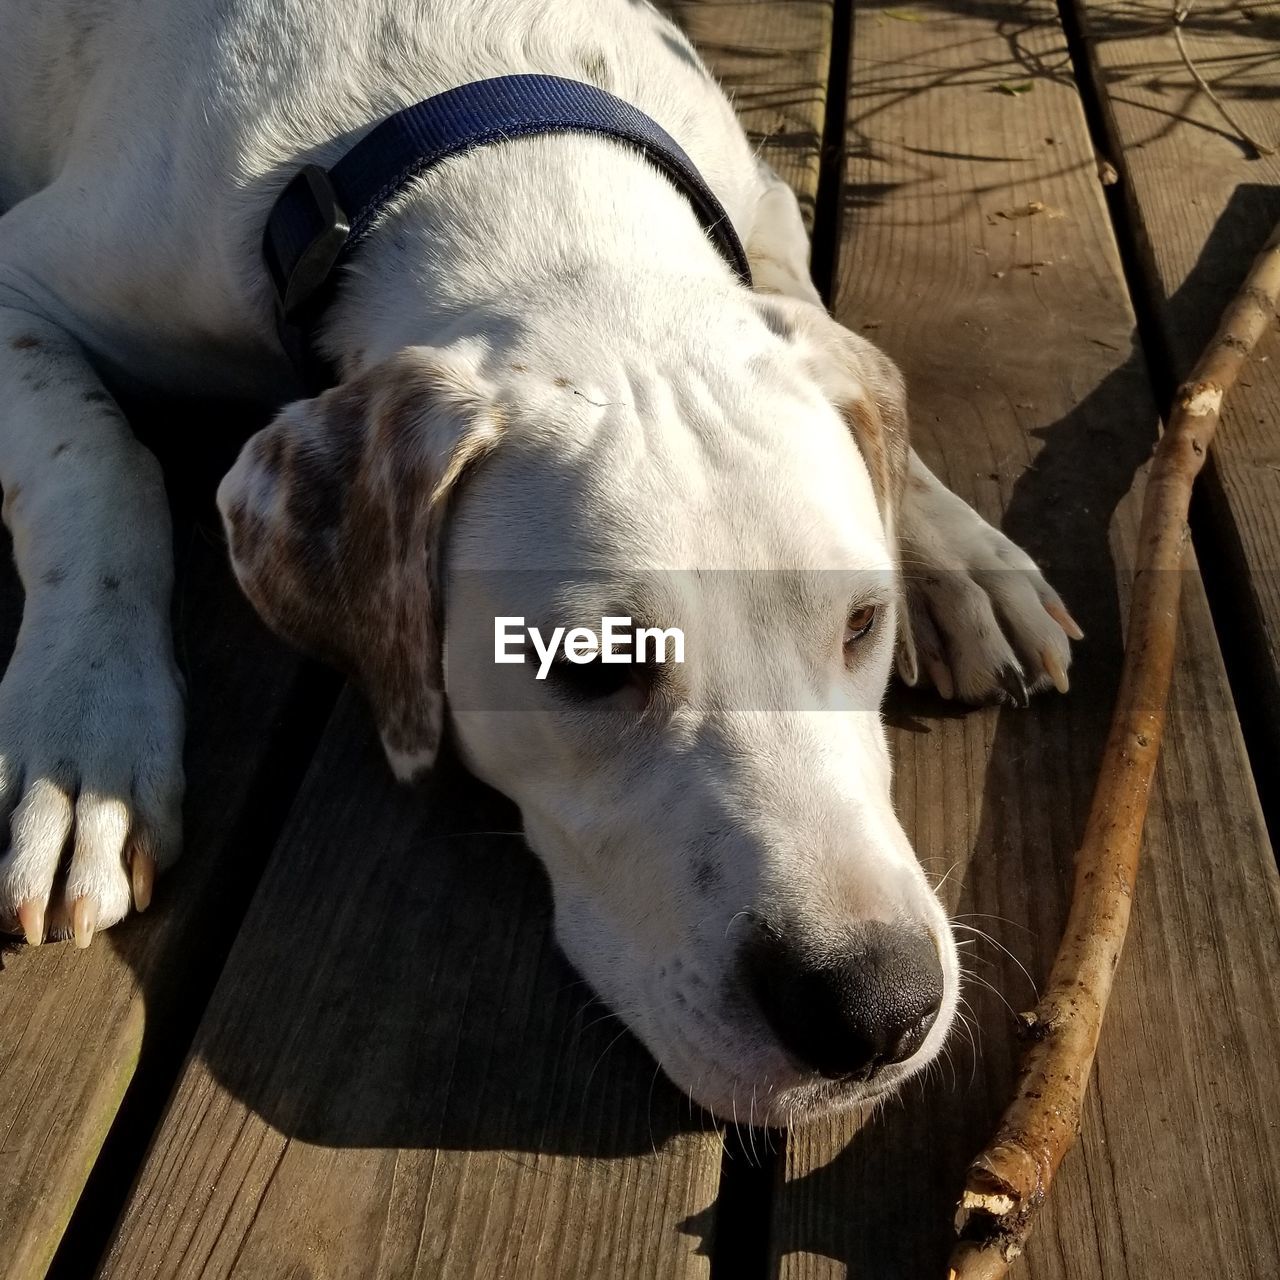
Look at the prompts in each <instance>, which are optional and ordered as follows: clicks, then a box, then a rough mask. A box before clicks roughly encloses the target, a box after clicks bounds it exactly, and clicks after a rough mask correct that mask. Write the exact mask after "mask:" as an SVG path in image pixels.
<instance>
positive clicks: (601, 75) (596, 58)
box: [578, 49, 611, 89]
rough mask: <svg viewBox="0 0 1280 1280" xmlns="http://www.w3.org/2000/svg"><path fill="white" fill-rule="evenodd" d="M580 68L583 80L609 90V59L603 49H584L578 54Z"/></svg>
mask: <svg viewBox="0 0 1280 1280" xmlns="http://www.w3.org/2000/svg"><path fill="white" fill-rule="evenodd" d="M578 67H579V68H580V69H581V71H582V78H583V79H584V80H587V81H589V82H590V83H591V84H594V85H598V86H599V87H600V88H601V89H607V88H608V87H609V85H610V83H611V78H610V75H609V59H608V58H607V57H606V56H605V52H604V50H603V49H583V50H581V52H579V54H578Z"/></svg>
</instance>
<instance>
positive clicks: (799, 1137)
mask: <svg viewBox="0 0 1280 1280" xmlns="http://www.w3.org/2000/svg"><path fill="white" fill-rule="evenodd" d="M1001 85H1004V86H1005V87H1006V89H1001V87H1000V86H1001ZM1022 85H1027V86H1028V88H1027V89H1026V90H1025V91H1023V90H1020V89H1019V88H1018V87H1019V86H1022ZM1007 89H1015V92H1012V93H1011V92H1007V91H1006V90H1007ZM849 120H850V131H851V136H850V139H849V144H848V167H847V176H848V192H847V204H846V210H845V228H844V235H843V240H842V252H841V254H840V258H839V281H838V297H837V310H838V313H839V314H840V315H841V316H842V318H843V319H845V321H846V322H847V323H850V324H851V325H853V326H854V327H862V328H864V329H865V330H866V331H868V332H869V333H870V334H871V335H872V336H874V337H875V338H876V339H877V340H879V341H880V342H881V343H882V345H883V346H884V347H885V348H886V349H887V350H888V351H889V352H890V353H891V354H892V355H894V356H895V357H896V358H897V359H898V360H900V361H901V363H902V364H903V366H904V369H905V371H906V374H907V379H908V386H909V388H910V390H911V394H912V400H913V405H914V411H913V422H914V429H915V433H916V439H917V441H918V443H919V446H920V448H921V450H922V452H923V453H924V454H925V456H926V458H927V459H928V460H929V461H930V463H931V465H934V466H936V467H937V469H938V470H939V472H940V474H942V475H943V476H944V477H945V478H946V479H947V480H948V482H949V483H950V484H951V485H952V486H953V487H954V488H955V489H956V490H957V491H958V492H959V493H961V494H962V495H964V496H965V497H966V498H968V499H970V500H971V501H973V502H975V503H976V505H977V506H978V508H979V509H980V510H982V511H983V512H985V513H987V514H988V515H989V516H990V517H991V518H993V519H998V520H999V521H1000V522H1001V523H1002V525H1003V527H1004V528H1005V529H1006V530H1007V531H1009V532H1010V533H1011V534H1012V535H1013V536H1015V537H1017V538H1018V539H1019V540H1020V541H1022V542H1023V543H1024V544H1025V545H1027V546H1028V547H1029V549H1030V550H1031V551H1032V552H1033V554H1035V555H1036V556H1037V557H1038V558H1039V559H1040V560H1041V562H1042V563H1044V564H1045V565H1046V566H1047V567H1048V570H1049V572H1050V575H1051V577H1052V578H1053V579H1054V580H1055V581H1056V582H1058V584H1059V585H1060V586H1061V587H1062V589H1063V591H1064V592H1065V594H1066V596H1067V598H1068V600H1069V601H1070V602H1071V605H1072V608H1073V610H1074V611H1075V612H1076V613H1077V615H1078V616H1079V617H1080V619H1081V621H1082V623H1083V625H1084V628H1085V631H1086V633H1087V636H1088V639H1087V640H1086V641H1085V642H1084V643H1083V644H1082V645H1080V646H1078V658H1077V665H1076V667H1075V669H1074V670H1073V673H1072V686H1073V687H1072V691H1071V693H1070V695H1069V696H1067V697H1065V698H1058V697H1045V698H1041V699H1040V700H1039V701H1038V702H1037V703H1036V704H1035V706H1034V708H1033V709H1032V710H1030V711H1027V712H1019V711H1014V710H991V711H984V712H978V713H971V714H968V715H964V716H956V715H952V714H949V713H948V714H943V708H942V707H941V706H939V705H938V704H936V703H932V702H930V701H929V700H927V699H925V698H922V697H919V698H900V699H897V700H895V702H894V703H893V704H892V706H891V715H892V717H893V719H894V721H895V723H896V724H897V727H898V728H897V735H896V754H897V760H898V798H899V804H900V807H901V810H902V812H903V815H904V820H905V822H906V825H907V827H908V829H909V830H910V831H911V832H912V834H913V836H914V839H915V841H916V844H917V848H918V850H919V852H920V855H921V857H922V858H924V859H926V860H927V861H926V865H927V866H928V867H930V868H931V869H933V870H935V871H936V872H937V874H938V875H939V876H942V874H943V873H944V872H946V871H948V870H949V869H950V870H951V874H950V877H949V879H948V881H947V886H946V890H945V892H946V893H947V894H948V895H949V897H948V901H949V902H950V903H953V904H955V905H954V907H953V910H955V911H956V912H957V913H958V914H959V916H960V923H961V924H963V925H976V926H981V927H983V928H985V929H986V930H988V931H989V932H991V933H993V934H994V935H995V936H996V937H998V938H999V939H1000V940H1001V942H1002V943H1003V944H1004V945H1006V946H1008V947H1009V948H1010V949H1011V950H1012V951H1013V952H1015V953H1016V954H1017V956H1018V957H1019V958H1020V959H1021V960H1022V961H1024V962H1025V963H1026V964H1027V966H1028V967H1029V969H1030V970H1031V972H1032V974H1033V975H1035V976H1037V977H1042V976H1043V975H1044V974H1045V973H1046V972H1047V967H1048V962H1049V959H1050V957H1051V954H1052V951H1053V948H1054V946H1055V944H1056V940H1057V937H1058V934H1059V931H1060V929H1061V924H1062V920H1063V918H1064V915H1065V904H1066V899H1067V894H1068V891H1069V883H1070V874H1071V868H1072V862H1073V856H1074V852H1075V849H1076V847H1077V842H1078V840H1079V837H1080V834H1081V831H1082V828H1083V823H1084V818H1085V814H1086V811H1087V806H1088V801H1089V796H1090V793H1091V790H1092V784H1093V777H1094V773H1095V770H1096V767H1097V760H1098V755H1099V751H1100V749H1101V745H1102V740H1103V737H1104V735H1105V730H1106V724H1107V719H1108V713H1109V708H1110V704H1111V699H1112V696H1113V694H1114V689H1115V683H1116V677H1117V673H1118V662H1119V637H1120V626H1121V617H1122V609H1123V601H1124V594H1125V589H1126V588H1125V583H1126V577H1127V574H1128V571H1129V566H1130V565H1131V564H1132V544H1133V533H1134V528H1135V524H1136V514H1137V509H1136V501H1137V495H1138V492H1139V490H1140V485H1141V467H1142V465H1143V463H1144V462H1145V460H1146V458H1147V456H1148V454H1149V450H1150V447H1151V444H1152V443H1153V441H1154V437H1155V430H1156V409H1155V404H1154V399H1153V395H1152V392H1151V390H1150V388H1149V386H1148V384H1147V381H1146V377H1145V372H1144V365H1143V360H1142V357H1141V353H1140V352H1139V351H1137V350H1136V349H1135V346H1134V342H1135V339H1134V333H1133V330H1134V321H1133V316H1132V313H1131V310H1130V306H1129V303H1128V300H1127V298H1126V295H1125V290H1124V285H1123V282H1122V277H1121V272H1120V266H1119V262H1118V258H1117V254H1116V249H1115V246H1114V244H1113V242H1112V238H1111V233H1110V229H1109V224H1108V219H1107V214H1106V210H1105V204H1104V199H1103V196H1102V193H1101V190H1100V188H1099V186H1098V183H1097V179H1096V176H1095V165H1094V157H1093V153H1092V149H1091V147H1090V144H1089V141H1088V137H1087V134H1086V130H1085V126H1084V121H1083V119H1082V116H1081V110H1080V106H1079V102H1078V99H1077V97H1076V93H1075V89H1074V87H1073V85H1072V82H1071V69H1070V64H1069V61H1068V59H1067V54H1066V49H1065V44H1064V40H1063V36H1062V32H1061V30H1060V28H1059V25H1058V19H1057V14H1056V11H1055V7H1054V6H1053V5H1052V4H1051V3H1046V2H1045V0H1031V3H1027V4H1021V5H1018V6H1016V7H1015V6H1010V7H1007V8H1002V7H994V8H993V7H989V6H988V7H981V6H980V7H977V8H974V7H971V6H958V5H951V4H924V5H919V4H917V5H913V6H911V7H910V8H909V9H906V10H903V9H893V10H890V9H886V8H881V7H879V6H876V5H870V4H864V5H860V6H859V8H858V10H857V14H856V19H855V38H854V46H853V57H852V97H851V104H850V114H849ZM1033 201H1038V202H1042V203H1043V204H1044V205H1045V206H1046V208H1045V209H1044V210H1043V211H1041V212H1038V213H1032V214H1030V215H1029V216H1023V217H1018V216H1011V215H1016V214H1017V213H1018V212H1019V211H1020V210H1022V211H1025V209H1026V207H1027V206H1028V204H1029V203H1031V202H1033ZM953 864H954V867H953ZM1138 896H1139V902H1138V904H1137V908H1136V913H1135V922H1134V927H1133V930H1132V933H1131V936H1130V942H1129V947H1128V950H1127V952H1126V956H1125V960H1124V963H1123V966H1122V972H1121V974H1120V976H1119V982H1118V987H1117V991H1116V994H1115V998H1114V999H1113V1002H1112V1008H1111V1013H1110V1016H1109V1019H1108V1022H1107V1026H1106V1029H1105V1031H1104V1035H1103V1043H1102V1048H1101V1052H1100V1055H1099V1059H1098V1067H1097V1071H1096V1074H1095V1078H1094V1083H1093V1087H1092V1090H1091V1094H1090V1099H1089V1105H1088V1112H1087V1115H1086V1119H1085V1128H1084V1135H1083V1138H1082V1140H1081V1144H1080V1147H1079V1148H1078V1149H1077V1150H1076V1151H1075V1152H1073V1153H1072V1154H1071V1155H1070V1156H1069V1157H1068V1159H1067V1161H1066V1163H1065V1165H1064V1168H1063V1172H1062V1174H1061V1176H1060V1178H1059V1182H1058V1185H1057V1186H1056V1187H1055V1190H1054V1193H1053V1197H1052V1199H1051V1202H1050V1204H1049V1205H1048V1207H1047V1208H1046V1210H1045V1211H1044V1214H1043V1218H1042V1221H1041V1224H1040V1225H1039V1227H1038V1228H1037V1231H1036V1234H1035V1235H1034V1236H1033V1238H1032V1244H1031V1248H1030V1251H1029V1258H1028V1265H1026V1266H1025V1267H1023V1268H1022V1270H1021V1274H1024V1275H1026V1274H1033V1275H1035V1276H1036V1277H1037V1280H1051V1278H1053V1277H1068V1276H1070V1277H1081V1276H1098V1275H1104V1276H1106V1277H1108V1280H1120V1278H1123V1277H1132V1278H1133V1280H1138V1278H1139V1277H1142V1278H1144V1280H1145V1278H1147V1277H1151V1276H1162V1275H1174V1274H1177V1275H1205V1276H1208V1275H1250V1276H1263V1275H1269V1274H1274V1273H1275V1271H1276V1268H1277V1266H1280V1215H1278V1214H1277V1208H1278V1202H1280V1186H1278V1184H1280V1178H1278V1177H1277V1174H1276V1172H1275V1171H1276V1169H1277V1167H1280V1165H1278V1161H1277V1157H1278V1156H1280V1150H1278V1148H1280V1135H1278V1134H1277V1132H1276V1126H1275V1123H1274V1115H1275V1112H1276V1107H1277V1103H1278V1102H1280V1067H1278V1066H1277V1063H1278V1062H1280V1043H1278V1040H1280V1036H1278V1033H1277V1014H1278V1013H1280V996H1278V995H1277V991H1276V986H1275V982H1274V974H1275V973H1276V972H1277V971H1280V968H1278V966H1280V945H1278V943H1277V923H1278V922H1280V907H1278V901H1280V899H1278V897H1277V881H1276V875H1275V870H1274V865H1273V862H1272V854H1271V850H1270V848H1269V847H1268V845H1267V841H1266V837H1265V833H1264V830H1263V826H1262V823H1261V819H1260V816H1259V811H1258V804H1257V797H1256V794H1255V792H1254V789H1253V784H1252V781H1251V777H1250V772H1249V768H1248V762H1247V760H1246V759H1245V756H1244V752H1243V748H1242V744H1241V740H1240V736H1239V732H1238V728H1237V725H1236V721H1235V716H1234V712H1233V708H1232V703H1231V698H1230V695H1229V692H1228V690H1227V687H1226V682H1225V678H1224V674H1223V669H1222V663H1221V658H1220V655H1219V653H1218V650H1217V646H1216V640H1215V637H1214V635H1213V631H1212V624H1211V621H1210V618H1209V615H1208V611H1207V607H1206V604H1205V600H1204V595H1203V590H1202V586H1201V583H1200V580H1199V577H1198V575H1197V573H1196V572H1195V570H1194V568H1191V569H1189V570H1188V580H1187V582H1186V589H1185V595H1184V607H1183V613H1182V640H1181V652H1180V657H1179V666H1178V672H1177V678H1176V688H1175V694H1174V700H1173V706H1172V709H1171V716H1170V721H1169V732H1168V737H1167V739H1166V746H1165V751H1164V756H1163V759H1162V764H1161V769H1160V776H1159V783H1158V794H1157V796H1156V797H1155V800H1154V803H1153V805H1152V809H1151V816H1150V818H1149V821H1148V831H1147V839H1146V854H1145V862H1144V867H1143V872H1142V877H1141V881H1140V885H1139V888H1138ZM967 950H968V951H969V953H970V958H969V960H968V967H969V968H970V969H971V971H972V972H973V974H974V975H975V976H974V978H973V979H971V982H977V981H978V980H980V979H984V980H987V981H990V982H991V983H992V984H993V985H994V986H995V987H996V988H998V990H999V991H1000V992H1001V993H1002V995H1004V996H1007V998H1008V999H1009V1000H1010V1001H1011V1002H1012V1004H1013V1007H1014V1008H1026V1007H1029V1006H1030V1004H1031V1002H1032V993H1031V991H1030V989H1029V986H1028V983H1027V981H1026V980H1025V979H1024V978H1023V977H1022V976H1021V975H1020V973H1019V972H1018V969H1017V968H1016V967H1015V965H1014V964H1013V963H1011V962H1009V961H1008V960H1007V959H1006V958H1005V957H1003V956H1001V955H1000V954H999V953H997V952H995V951H994V949H989V948H987V947H986V946H979V947H977V948H973V947H970V948H967ZM969 995H970V999H971V1000H973V1003H974V1006H975V1009H976V1012H977V1015H978V1020H979V1022H980V1025H981V1036H982V1038H981V1053H980V1055H979V1056H978V1058H977V1061H976V1063H974V1062H973V1061H972V1059H971V1055H970V1053H969V1050H968V1047H967V1046H966V1045H965V1043H964V1037H963V1034H960V1035H959V1036H958V1037H957V1045H956V1047H955V1048H953V1058H954V1060H955V1062H954V1080H953V1077H952V1075H951V1072H950V1070H949V1069H947V1068H945V1067H944V1068H943V1069H942V1071H941V1072H936V1073H934V1075H933V1078H932V1079H931V1080H930V1081H928V1082H927V1083H925V1084H924V1085H922V1086H920V1087H916V1088H914V1089H911V1090H909V1091H908V1095H907V1097H906V1099H905V1102H904V1105H903V1106H902V1107H897V1106H891V1107H890V1108H889V1109H888V1111H887V1112H886V1113H885V1114H884V1115H883V1116H882V1117H881V1118H880V1119H879V1120H878V1121H877V1122H876V1123H875V1124H873V1125H871V1126H869V1127H868V1128H867V1129H866V1131H865V1132H863V1133H860V1134H858V1135H857V1136H856V1137H855V1136H854V1135H853V1133H852V1132H851V1130H850V1126H848V1125H842V1124H832V1125H828V1126H820V1127H816V1128H814V1129H811V1130H802V1131H799V1132H797V1133H795V1134H793V1135H792V1136H791V1137H790V1139H789V1141H788V1146H787V1154H786V1167H785V1170H784V1174H783V1178H782V1180H781V1183H780V1186H779V1192H778V1199H777V1204H776V1210H775V1217H774V1248H775V1254H776V1257H777V1265H778V1267H779V1270H780V1272H781V1274H782V1275H783V1276H785V1277H788V1278H789V1280H790V1278H799V1277H818V1276H845V1275H847V1276H849V1277H868V1278H870V1277H875V1280H889V1278H891V1277H898V1276H902V1277H907V1276H909V1277H913V1278H914V1277H919V1276H928V1275H941V1274H943V1273H944V1272H943V1262H944V1259H945V1255H946V1250H947V1248H948V1245H949V1239H948V1237H949V1231H950V1220H951V1214H952V1210H953V1208H954V1200H955V1196H956V1194H957V1192H958V1188H959V1186H960V1183H961V1173H962V1170H963V1167H964V1165H965V1163H966V1162H967V1160H968V1159H969V1158H970V1157H971V1156H972V1154H973V1153H974V1152H975V1151H976V1150H977V1148H978V1146H979V1145H980V1144H981V1143H982V1142H983V1141H985V1140H986V1138H987V1137H988V1136H989V1134H990V1131H991V1129H992V1127H993V1125H994V1123H995V1120H996V1117H997V1115H998V1113H999V1110H1000V1109H1001V1107H1002V1105H1003V1103H1004V1101H1005V1100H1006V1098H1007V1096H1008V1093H1009V1089H1010V1083H1011V1073H1012V1070H1013V1065H1014V1060H1015V1054H1016V1047H1015V1045H1014V1038H1013V1034H1012V1029H1011V1025H1010V1023H1011V1019H1010V1018H1009V1016H1008V1015H1007V1013H1004V1012H1003V1010H1002V1009H1001V1007H1000V1005H999V1004H998V1003H997V1002H996V1001H995V1000H994V999H993V998H991V997H989V996H988V994H987V993H986V992H984V991H982V990H980V989H978V988H976V987H971V989H970V992H969Z"/></svg>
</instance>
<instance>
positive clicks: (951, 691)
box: [925, 658, 956, 702]
mask: <svg viewBox="0 0 1280 1280" xmlns="http://www.w3.org/2000/svg"><path fill="white" fill-rule="evenodd" d="M925 666H926V667H927V668H928V669H929V679H930V680H932V681H933V687H934V688H935V689H937V691H938V693H939V694H941V696H942V697H944V698H946V700H947V701H948V702H950V701H951V699H952V698H954V697H955V696H956V686H955V682H954V681H953V680H952V679H951V669H950V668H949V667H948V666H947V664H946V663H945V662H941V661H939V660H938V659H937V658H926V659H925Z"/></svg>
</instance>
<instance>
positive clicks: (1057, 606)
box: [1044, 600, 1084, 693]
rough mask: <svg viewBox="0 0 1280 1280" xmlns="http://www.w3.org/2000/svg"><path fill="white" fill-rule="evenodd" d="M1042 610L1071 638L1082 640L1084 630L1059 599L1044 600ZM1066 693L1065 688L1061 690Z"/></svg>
mask: <svg viewBox="0 0 1280 1280" xmlns="http://www.w3.org/2000/svg"><path fill="white" fill-rule="evenodd" d="M1044 611H1045V613H1047V614H1048V615H1049V617H1051V618H1052V619H1053V620H1054V622H1056V623H1057V624H1058V626H1060V627H1061V628H1062V629H1063V631H1065V632H1066V633H1067V636H1068V638H1069V639H1071V640H1083V639H1084V632H1083V631H1082V630H1081V629H1080V624H1079V623H1078V622H1077V621H1076V620H1075V619H1074V618H1073V617H1072V616H1071V615H1070V614H1069V613H1068V612H1067V609H1066V606H1065V605H1064V604H1063V603H1062V602H1061V601H1059V600H1046V601H1045V602H1044ZM1050 674H1052V672H1051V673H1050ZM1059 687H1060V688H1061V686H1059ZM1062 692H1063V693H1066V690H1065V689H1063V690H1062Z"/></svg>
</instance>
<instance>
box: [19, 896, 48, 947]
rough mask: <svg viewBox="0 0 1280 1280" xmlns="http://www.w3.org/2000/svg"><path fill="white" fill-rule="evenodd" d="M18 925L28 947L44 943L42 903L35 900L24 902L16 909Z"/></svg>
mask: <svg viewBox="0 0 1280 1280" xmlns="http://www.w3.org/2000/svg"><path fill="white" fill-rule="evenodd" d="M18 923H19V924H20V925H21V926H22V933H23V936H24V937H25V938H26V940H27V945H28V946H29V947H38V946H39V945H40V944H41V943H42V942H43V941H44V903H43V902H40V901H39V900H38V899H36V898H32V900H31V901H30V902H24V903H23V904H22V906H20V907H19V908H18Z"/></svg>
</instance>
